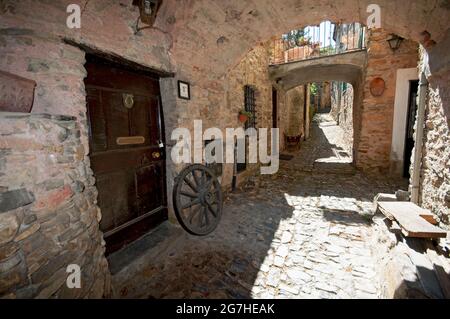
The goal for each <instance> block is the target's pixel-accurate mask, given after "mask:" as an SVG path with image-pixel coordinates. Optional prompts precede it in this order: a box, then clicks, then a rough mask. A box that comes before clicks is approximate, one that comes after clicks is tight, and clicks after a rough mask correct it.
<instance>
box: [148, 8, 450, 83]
mask: <svg viewBox="0 0 450 319" xmlns="http://www.w3.org/2000/svg"><path fill="white" fill-rule="evenodd" d="M371 3H372V1H368V0H359V1H338V2H336V1H333V0H328V1H320V2H318V1H315V0H304V1H296V0H286V1H282V2H281V1H280V2H275V3H274V2H272V1H269V0H255V1H251V2H248V1H246V2H242V1H237V0H233V1H226V2H221V1H212V0H200V1H183V2H182V3H180V2H178V1H177V2H175V1H166V2H165V3H164V5H163V8H162V14H161V16H160V17H159V18H158V20H157V24H158V27H159V28H161V29H164V30H166V31H167V32H170V33H171V34H172V37H173V47H172V48H171V52H173V56H174V58H175V60H176V61H177V65H178V71H180V72H182V73H186V72H189V71H190V70H192V73H193V75H195V73H198V72H199V71H200V70H202V69H208V71H209V72H210V73H211V74H215V75H218V76H219V77H220V75H222V74H223V73H224V72H226V70H227V69H229V68H230V67H231V66H233V65H234V64H235V63H237V61H239V60H240V58H241V57H242V56H243V55H244V54H245V53H246V52H248V50H249V49H251V48H252V47H254V46H255V45H256V44H257V43H259V42H261V41H266V40H267V39H269V38H270V37H271V36H273V35H274V34H282V33H284V32H286V31H289V30H293V29H295V28H298V27H300V26H305V25H314V24H319V23H320V22H321V21H324V20H330V21H332V22H359V23H362V24H366V23H367V18H368V17H369V13H368V12H367V8H368V6H369V4H371ZM377 4H378V5H379V6H380V8H381V26H382V28H383V29H385V30H386V31H387V32H392V33H396V34H398V35H400V36H402V37H403V38H406V39H412V40H414V41H416V42H419V41H420V40H421V32H422V31H424V30H427V31H428V32H429V33H430V34H431V35H432V38H433V39H434V40H435V41H437V42H438V43H439V41H440V40H442V39H443V37H444V36H445V30H444V28H443V27H442V26H443V25H445V23H446V21H448V18H449V13H448V10H445V9H443V10H433V7H434V3H432V1H408V2H405V1H390V0H380V1H378V2H377ZM442 7H444V4H442ZM406 8H407V9H406ZM444 8H445V7H444ZM206 66H207V67H206Z"/></svg>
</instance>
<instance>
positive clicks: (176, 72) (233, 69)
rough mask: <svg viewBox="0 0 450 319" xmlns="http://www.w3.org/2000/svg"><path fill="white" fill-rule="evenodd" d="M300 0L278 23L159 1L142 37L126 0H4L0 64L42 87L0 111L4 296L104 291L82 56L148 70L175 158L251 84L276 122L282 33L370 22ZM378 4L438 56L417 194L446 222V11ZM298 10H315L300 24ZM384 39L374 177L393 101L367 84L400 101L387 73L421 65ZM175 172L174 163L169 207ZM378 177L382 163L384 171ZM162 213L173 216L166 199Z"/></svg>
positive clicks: (366, 151) (346, 8)
mask: <svg viewBox="0 0 450 319" xmlns="http://www.w3.org/2000/svg"><path fill="white" fill-rule="evenodd" d="M72 2H75V3H78V4H79V5H80V7H82V8H83V10H82V13H81V21H82V25H81V29H70V28H68V27H67V24H66V20H67V17H68V13H67V11H66V8H67V5H68V4H70V3H72ZM294 2H295V1H286V2H282V3H281V4H280V6H279V7H277V9H276V11H277V12H278V14H272V13H273V12H272V11H271V10H273V8H272V7H270V8H268V6H267V5H266V3H265V2H261V1H256V2H255V7H253V4H252V6H251V8H247V4H246V3H244V2H242V1H226V2H214V1H203V0H199V1H197V0H196V1H183V2H180V1H170V0H169V1H164V3H163V5H162V7H161V9H160V11H159V13H158V17H157V20H156V22H155V25H154V26H153V27H152V28H146V29H142V30H139V29H137V27H139V25H138V24H137V21H139V20H138V18H139V10H138V8H137V7H135V6H133V5H132V4H131V1H121V2H120V3H119V2H115V3H113V4H111V2H110V1H106V0H94V1H88V2H85V1H66V0H57V1H50V2H49V1H32V0H27V1H19V2H17V1H12V0H6V1H2V2H1V3H0V18H1V19H0V69H1V70H3V71H7V72H10V73H14V74H17V75H19V76H22V77H25V78H28V79H31V80H34V81H36V83H37V87H36V90H35V95H34V104H33V109H32V112H31V114H30V115H17V114H2V115H1V116H0V123H1V128H0V134H1V135H0V139H1V140H0V173H1V175H0V176H1V177H0V192H1V195H0V196H1V198H2V202H1V204H0V208H1V209H0V222H1V223H0V225H1V227H0V296H5V297H10V298H16V297H61V298H64V297H68V298H70V297H94V298H97V297H102V296H107V295H108V293H109V271H108V266H107V262H106V259H105V257H104V249H105V248H104V242H103V240H102V233H101V231H100V230H99V220H100V219H101V211H99V208H98V206H97V203H96V197H97V195H96V187H95V181H94V179H93V174H92V170H91V168H90V159H89V154H90V150H89V143H88V139H89V138H88V132H89V129H88V126H89V125H88V122H87V114H86V91H85V86H84V82H83V81H84V78H85V77H86V75H87V74H86V69H85V67H84V65H85V56H86V52H90V53H95V54H102V55H106V56H108V57H109V58H111V59H115V60H120V61H122V62H124V63H128V64H131V65H134V66H136V65H138V66H139V68H144V69H146V70H148V69H151V70H152V71H154V72H156V73H157V74H159V75H160V76H161V78H160V81H159V83H160V87H161V101H162V105H163V111H164V122H165V136H166V142H168V147H167V152H168V153H170V150H171V147H172V146H173V145H172V144H171V143H170V142H169V141H170V139H171V132H172V131H173V129H174V128H177V127H186V128H190V129H191V128H192V125H193V120H195V119H202V120H203V125H204V128H207V127H213V126H216V127H219V128H220V129H222V130H223V129H224V128H226V127H227V126H228V125H231V126H232V127H234V126H235V125H239V123H238V122H237V110H239V109H241V108H242V98H243V92H242V86H243V85H248V84H249V85H253V86H255V87H256V90H257V117H258V121H259V124H258V125H261V127H263V126H265V127H271V125H270V122H271V119H272V113H271V110H272V105H271V104H272V86H273V85H274V84H273V83H271V81H269V78H268V75H267V68H266V67H265V66H267V64H268V59H269V58H268V53H267V50H266V48H265V45H264V41H267V39H270V38H271V37H272V36H273V35H274V34H278V33H280V34H281V33H282V32H285V31H286V30H290V29H294V28H295V27H298V25H309V24H313V23H320V21H321V20H322V19H323V17H324V15H325V14H328V18H329V19H330V20H332V21H338V20H342V19H344V20H348V21H359V20H365V17H366V10H365V6H361V8H360V10H359V11H358V10H355V9H354V8H353V4H352V3H351V2H346V3H345V4H343V5H342V6H339V8H337V9H330V8H333V5H334V1H323V2H321V3H317V2H316V1H313V0H308V1H304V2H302V5H298V3H297V2H295V3H294ZM379 2H380V5H381V6H382V7H383V8H386V15H385V16H384V19H383V21H384V23H385V24H386V29H387V30H389V31H392V32H396V33H398V34H400V35H402V36H404V37H405V38H411V39H413V40H415V41H419V40H420V35H419V34H420V32H422V31H423V26H424V25H426V26H427V29H428V31H429V32H430V33H431V34H432V36H433V38H434V39H435V40H436V42H437V43H438V45H437V48H434V50H440V51H439V52H441V53H440V54H437V55H430V59H429V62H430V65H431V66H432V70H431V75H430V95H429V96H430V99H429V103H428V113H427V114H428V115H427V116H428V122H427V139H426V142H425V144H424V148H425V152H424V156H425V158H424V161H423V163H424V165H423V169H424V171H423V179H422V190H423V193H422V194H427V193H428V191H434V192H436V194H438V195H436V196H435V197H433V198H430V197H427V198H425V197H426V196H425V195H423V200H422V201H423V203H424V205H425V206H426V207H428V208H431V209H432V210H433V211H434V212H435V213H436V214H438V215H439V216H442V217H444V216H445V215H447V216H448V197H449V195H448V187H449V183H448V174H447V175H446V173H445V172H448V168H449V163H448V161H447V162H446V161H445V160H443V159H442V158H445V155H448V151H449V144H448V139H445V136H444V137H442V136H443V135H442V134H445V132H447V133H448V125H449V123H448V118H449V116H448V114H449V107H448V100H449V99H450V97H449V94H448V85H447V83H448V79H449V77H448V70H449V66H448V57H446V56H445V52H447V51H446V49H448V43H449V39H448V35H447V37H445V32H446V30H444V29H443V27H442V26H443V25H444V24H445V23H446V21H448V18H449V15H448V10H433V11H432V12H429V11H427V10H425V9H426V4H422V3H417V5H416V6H413V7H411V10H409V11H408V12H407V13H406V12H404V11H405V10H403V7H402V3H401V1H391V0H380V1H379ZM304 8H308V10H309V12H311V14H309V15H308V16H305V15H304ZM411 17H415V19H411ZM360 22H361V23H365V22H366V21H360ZM237 26H238V27H237ZM384 32H385V31H375V32H374V37H373V43H372V45H373V50H372V51H369V62H368V66H369V67H370V68H372V69H373V73H368V74H367V77H366V83H365V85H364V92H365V93H364V103H363V105H367V106H363V110H362V112H361V121H358V123H357V124H356V127H357V128H361V130H360V137H361V138H360V140H361V142H360V143H359V144H358V145H357V146H358V148H357V151H358V154H359V156H358V159H359V163H360V164H359V167H360V168H361V169H372V168H376V169H378V168H379V167H378V163H380V162H381V163H388V160H389V158H388V148H389V139H388V137H389V134H390V132H389V126H390V124H391V122H392V110H391V109H390V105H391V104H392V103H391V102H390V101H389V103H388V102H384V101H380V100H376V99H372V98H371V97H370V96H369V95H368V94H367V92H368V85H369V82H370V79H371V78H372V77H374V76H380V75H382V76H383V77H385V81H386V83H387V90H386V92H385V97H387V98H392V92H393V91H392V90H393V88H394V87H395V76H394V75H393V73H392V72H391V64H392V63H398V65H399V67H411V66H413V67H414V66H415V65H416V64H417V59H418V57H417V46H416V45H415V44H414V42H413V41H411V42H409V41H406V42H404V43H403V45H402V48H401V49H400V50H399V51H397V52H396V54H395V55H394V54H392V53H391V52H389V48H388V47H387V43H385V41H384V37H385V33H384ZM447 34H448V32H447ZM377 41H378V42H379V43H377ZM445 45H447V46H445ZM442 52H443V53H442ZM439 63H440V64H439ZM248 64H251V65H252V67H251V70H249V68H248ZM436 64H439V65H436ZM178 80H184V81H188V82H189V83H190V84H191V99H190V100H182V99H179V98H177V81H178ZM357 89H358V88H356V87H355V91H357ZM277 95H278V103H279V104H278V112H279V114H278V115H277V117H278V118H279V120H280V121H279V127H280V129H281V131H282V132H287V131H288V129H289V118H288V114H289V112H288V111H287V110H286V108H285V107H284V106H283V105H285V104H286V102H285V99H286V95H285V92H283V90H282V89H279V90H278V93H277ZM307 95H309V93H307ZM43 114H46V115H43ZM49 114H50V115H49ZM358 131H359V130H358ZM305 133H306V134H307V132H305ZM280 136H282V134H280ZM355 136H356V137H358V133H355ZM447 136H448V134H447ZM281 143H283V141H282V140H281ZM438 157H439V158H438ZM447 159H448V156H447ZM375 162H376V163H377V165H375V164H374V163H375ZM386 165H387V164H386ZM179 169H180V167H179V166H176V165H174V164H173V163H171V162H170V161H168V162H167V181H166V184H167V195H168V198H171V192H172V188H173V185H174V178H175V177H176V176H177V174H178V172H179ZM253 169H255V168H250V169H249V170H248V171H249V173H248V174H250V172H252V171H253ZM384 169H387V166H382V167H381V170H384ZM442 170H443V171H444V173H442ZM231 171H232V169H231V167H230V166H229V165H227V166H226V167H224V175H223V176H222V182H223V186H224V188H227V187H229V185H230V177H231V175H230V172H231ZM244 178H245V177H244ZM168 205H169V211H170V210H171V207H170V206H171V201H169V203H168ZM171 216H172V220H173V219H174V218H173V215H171ZM442 222H443V223H444V224H446V223H448V219H446V218H442ZM70 264H79V265H80V266H82V268H83V282H86V283H89V284H87V285H84V286H83V288H82V289H81V290H76V291H67V290H66V289H65V285H64V280H65V278H66V277H67V273H66V272H65V271H66V268H67V266H68V265H70Z"/></svg>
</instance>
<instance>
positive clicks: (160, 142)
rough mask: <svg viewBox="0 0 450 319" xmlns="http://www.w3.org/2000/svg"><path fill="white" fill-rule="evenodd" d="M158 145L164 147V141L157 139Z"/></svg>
mask: <svg viewBox="0 0 450 319" xmlns="http://www.w3.org/2000/svg"><path fill="white" fill-rule="evenodd" d="M158 146H159V147H160V148H163V147H164V143H163V141H162V140H158Z"/></svg>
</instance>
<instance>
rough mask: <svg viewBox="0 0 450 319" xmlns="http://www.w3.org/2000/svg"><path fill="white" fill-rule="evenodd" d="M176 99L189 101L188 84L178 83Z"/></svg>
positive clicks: (189, 90)
mask: <svg viewBox="0 0 450 319" xmlns="http://www.w3.org/2000/svg"><path fill="white" fill-rule="evenodd" d="M178 97H179V98H180V99H184V100H190V99H191V86H190V84H189V83H187V82H183V81H178Z"/></svg>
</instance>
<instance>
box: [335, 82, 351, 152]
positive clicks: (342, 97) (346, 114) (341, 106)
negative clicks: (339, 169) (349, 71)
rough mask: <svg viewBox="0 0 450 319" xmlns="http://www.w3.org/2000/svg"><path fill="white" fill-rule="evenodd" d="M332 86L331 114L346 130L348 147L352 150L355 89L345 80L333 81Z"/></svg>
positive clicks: (345, 136) (345, 135)
mask: <svg viewBox="0 0 450 319" xmlns="http://www.w3.org/2000/svg"><path fill="white" fill-rule="evenodd" d="M331 87H332V93H331V116H332V117H333V118H334V120H335V121H336V122H337V123H338V125H339V126H340V127H342V129H343V130H344V132H345V134H344V139H345V140H344V142H345V145H346V149H349V150H351V149H352V147H353V103H354V89H353V86H352V85H351V84H348V83H343V82H333V83H332V85H331ZM344 87H345V89H344Z"/></svg>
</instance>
